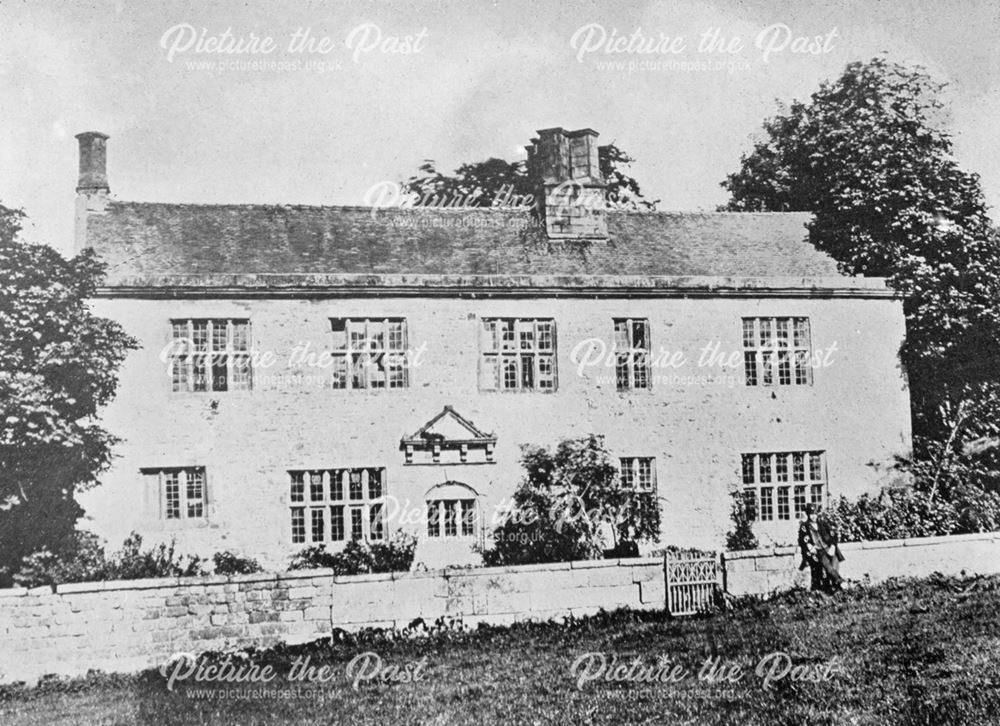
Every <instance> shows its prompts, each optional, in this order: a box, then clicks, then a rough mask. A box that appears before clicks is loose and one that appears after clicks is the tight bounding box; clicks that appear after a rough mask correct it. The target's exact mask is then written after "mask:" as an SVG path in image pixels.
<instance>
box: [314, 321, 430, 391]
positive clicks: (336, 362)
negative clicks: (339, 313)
mask: <svg viewBox="0 0 1000 726" xmlns="http://www.w3.org/2000/svg"><path fill="white" fill-rule="evenodd" d="M330 330H331V333H332V344H331V347H332V351H331V354H332V357H333V381H332V385H333V387H334V388H354V389H362V388H372V389H393V388H407V387H408V386H409V385H410V362H409V355H408V353H407V346H408V339H407V328H406V318H331V319H330Z"/></svg>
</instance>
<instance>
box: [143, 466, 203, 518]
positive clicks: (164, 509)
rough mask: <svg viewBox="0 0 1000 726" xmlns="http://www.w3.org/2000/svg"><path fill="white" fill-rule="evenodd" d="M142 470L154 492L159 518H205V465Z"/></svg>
mask: <svg viewBox="0 0 1000 726" xmlns="http://www.w3.org/2000/svg"><path fill="white" fill-rule="evenodd" d="M142 474H143V476H144V477H146V480H147V481H148V482H150V483H151V484H152V486H153V489H154V490H155V491H156V492H157V498H158V499H159V517H160V519H204V518H205V517H206V516H207V510H206V508H205V468H204V467H201V466H192V467H177V468H169V469H143V470H142Z"/></svg>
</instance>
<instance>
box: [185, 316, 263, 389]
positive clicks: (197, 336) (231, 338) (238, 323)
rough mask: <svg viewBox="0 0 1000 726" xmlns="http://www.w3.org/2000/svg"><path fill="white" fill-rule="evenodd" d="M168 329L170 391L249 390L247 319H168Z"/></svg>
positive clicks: (248, 326) (248, 330)
mask: <svg viewBox="0 0 1000 726" xmlns="http://www.w3.org/2000/svg"><path fill="white" fill-rule="evenodd" d="M170 330H171V339H172V340H171V347H170V351H171V355H170V378H171V387H172V389H173V390H174V391H197V392H208V391H214V392H221V391H246V390H249V389H250V388H251V365H250V321H249V320H238V319H232V318H193V319H192V318H189V319H186V320H171V321H170Z"/></svg>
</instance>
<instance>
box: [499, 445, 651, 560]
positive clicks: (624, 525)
mask: <svg viewBox="0 0 1000 726" xmlns="http://www.w3.org/2000/svg"><path fill="white" fill-rule="evenodd" d="M521 463H522V465H523V467H524V470H525V477H524V480H523V481H522V482H521V484H520V486H519V487H518V489H517V490H516V491H515V493H514V499H513V506H512V508H511V510H510V511H509V512H508V513H507V516H505V517H504V519H503V521H501V523H500V524H499V525H498V526H497V527H496V528H495V529H494V532H493V541H494V547H493V548H492V549H490V550H487V551H486V552H485V553H484V560H485V561H486V563H487V564H490V565H500V564H502V565H513V564H532V563H541V562H565V561H570V560H585V559H593V558H597V557H600V556H601V555H602V553H603V551H604V549H605V548H608V547H613V548H619V547H620V546H621V545H622V543H625V542H628V543H638V542H642V541H648V540H653V539H655V538H657V537H658V536H659V534H660V508H659V502H658V501H657V498H656V494H655V492H645V491H636V490H634V489H630V488H626V487H624V486H622V482H621V477H620V475H619V472H618V469H617V468H616V467H615V466H614V464H612V460H611V456H610V454H609V453H608V451H607V449H606V448H605V446H604V439H603V437H601V436H594V435H590V436H586V437H583V438H580V439H567V440H564V441H562V442H560V443H559V444H558V446H556V448H555V451H549V450H548V449H545V448H542V447H538V446H525V447H523V448H522V458H521ZM602 530H610V533H611V538H612V541H610V542H608V541H606V540H605V537H604V536H603V533H602Z"/></svg>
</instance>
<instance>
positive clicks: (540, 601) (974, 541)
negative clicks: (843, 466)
mask: <svg viewBox="0 0 1000 726" xmlns="http://www.w3.org/2000/svg"><path fill="white" fill-rule="evenodd" d="M842 549H843V551H844V554H845V556H846V557H847V560H846V561H845V563H844V568H843V572H844V574H845V575H846V576H847V577H848V578H850V579H852V580H859V581H868V582H871V583H877V582H881V581H883V580H885V579H887V578H889V577H893V576H909V577H921V576H927V575H930V574H931V573H933V572H941V573H943V574H946V575H959V574H962V573H965V574H970V575H971V574H984V575H985V574H997V573H1000V532H994V533H989V534H975V535H956V536H950V537H927V538H923V539H910V540H890V541H885V542H864V543H849V544H845V545H843V546H842ZM724 563H725V574H724V582H725V584H726V587H727V590H728V591H729V593H731V594H733V595H746V594H769V593H771V592H774V591H780V590H786V589H789V588H791V587H794V586H796V585H800V586H808V573H807V572H801V571H799V569H798V563H799V559H798V555H797V552H796V551H795V549H794V548H791V547H782V548H776V549H773V550H752V551H747V552H731V553H727V554H726V556H725V558H724ZM665 600H666V593H665V583H664V570H663V561H662V560H661V559H659V558H643V559H630V560H596V561H586V562H571V563H569V562H566V563H553V564H545V565H528V566H521V567H507V568H504V567H494V568H478V569H450V570H435V571H428V572H408V573H395V574H385V575H362V576H354V577H338V576H334V575H333V573H332V571H330V570H308V571H299V572H284V573H279V574H258V575H240V576H234V577H228V578H227V577H222V576H207V577H197V578H165V579H158V580H133V581H122V582H105V583H81V584H75V585H60V586H58V587H57V588H56V590H55V592H53V591H52V589H51V588H49V587H42V588H35V589H32V590H25V589H23V588H13V589H8V590H0V683H4V682H11V681H28V682H32V681H34V680H36V679H38V678H40V677H41V676H43V675H45V674H49V673H55V674H60V675H83V674H86V672H87V671H88V670H91V669H98V670H104V671H108V672H130V671H139V670H142V669H144V668H149V667H156V666H159V665H160V664H162V663H163V662H164V661H165V659H167V658H168V657H169V656H171V655H172V654H174V653H177V652H181V651H183V652H194V653H201V652H205V651H209V650H219V649H229V648H241V647H248V646H258V647H266V646H269V645H274V644H276V643H279V642H285V643H297V642H307V641H310V640H315V639H317V638H321V637H324V636H326V635H329V634H330V633H331V631H332V630H333V629H334V628H343V629H344V630H360V629H362V628H366V627H398V628H404V627H406V626H407V625H409V624H410V623H411V622H412V621H414V620H416V619H417V618H422V619H423V620H424V621H425V622H426V623H428V624H431V623H433V622H434V621H435V620H437V619H438V618H442V617H444V618H458V619H461V621H462V622H463V623H464V624H465V625H468V626H474V625H476V624H478V623H481V622H486V623H493V624H498V625H504V624H509V623H512V622H515V621H519V620H532V619H541V620H545V619H549V618H553V617H559V616H565V615H588V614H593V613H595V612H597V611H598V610H600V609H605V610H613V609H616V608H621V607H627V608H632V609H659V608H662V607H664V604H665Z"/></svg>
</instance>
